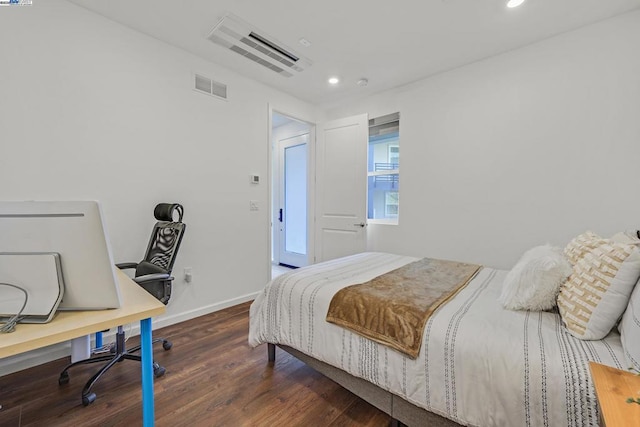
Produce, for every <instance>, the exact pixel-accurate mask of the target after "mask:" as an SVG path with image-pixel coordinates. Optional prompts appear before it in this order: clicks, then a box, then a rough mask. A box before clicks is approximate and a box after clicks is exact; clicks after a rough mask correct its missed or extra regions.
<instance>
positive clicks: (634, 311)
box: [618, 283, 640, 369]
mask: <svg viewBox="0 0 640 427" xmlns="http://www.w3.org/2000/svg"><path fill="white" fill-rule="evenodd" d="M618 329H619V330H620V341H622V349H623V350H624V355H625V357H626V359H627V362H628V363H629V366H633V367H634V368H636V369H640V284H637V283H636V287H635V289H634V290H633V293H632V294H631V298H630V299H629V305H627V309H626V310H625V312H624V314H623V315H622V320H621V321H620V324H619V325H618Z"/></svg>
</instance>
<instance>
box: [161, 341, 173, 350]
mask: <svg viewBox="0 0 640 427" xmlns="http://www.w3.org/2000/svg"><path fill="white" fill-rule="evenodd" d="M171 347H173V344H171V342H169V341H162V348H164V349H165V350H171Z"/></svg>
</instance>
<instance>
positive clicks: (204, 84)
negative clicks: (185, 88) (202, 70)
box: [193, 73, 227, 99]
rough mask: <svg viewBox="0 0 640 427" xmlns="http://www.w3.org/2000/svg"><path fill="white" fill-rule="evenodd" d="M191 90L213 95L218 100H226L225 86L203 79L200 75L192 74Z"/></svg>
mask: <svg viewBox="0 0 640 427" xmlns="http://www.w3.org/2000/svg"><path fill="white" fill-rule="evenodd" d="M193 76H194V80H193V83H194V86H193V89H194V90H197V91H198V92H203V93H206V94H207V95H213V96H215V97H218V98H222V99H227V85H226V84H224V83H219V82H217V81H215V80H212V79H210V78H209V77H205V76H203V75H202V74H198V73H194V75H193Z"/></svg>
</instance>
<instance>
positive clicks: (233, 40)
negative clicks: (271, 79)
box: [207, 13, 311, 77]
mask: <svg viewBox="0 0 640 427" xmlns="http://www.w3.org/2000/svg"><path fill="white" fill-rule="evenodd" d="M207 39H209V40H210V41H212V42H214V43H216V44H218V45H220V46H223V47H225V48H227V49H230V50H232V51H234V52H236V53H238V54H240V55H242V56H244V57H245V58H247V59H250V60H251V61H253V62H257V63H258V64H260V65H262V66H263V67H266V68H268V69H270V70H271V71H274V72H276V73H278V74H280V75H281V76H285V77H292V76H293V75H294V74H295V73H300V72H302V71H304V70H305V69H306V68H307V67H309V66H311V61H310V60H309V59H307V58H304V57H303V56H302V55H300V54H298V53H296V52H295V51H294V50H293V49H291V48H289V47H287V46H285V45H283V44H282V43H279V42H277V41H276V40H275V39H274V38H273V37H270V36H268V35H266V34H265V33H264V32H262V31H260V30H258V29H257V28H255V27H253V26H251V25H249V24H247V23H246V22H244V21H243V20H241V19H240V18H238V17H237V16H235V15H233V14H230V13H229V14H227V15H225V16H224V17H223V18H222V19H221V20H220V22H218V24H217V25H216V26H215V27H214V28H213V30H212V31H211V33H210V34H209V36H207Z"/></svg>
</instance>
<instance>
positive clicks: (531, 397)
mask: <svg viewBox="0 0 640 427" xmlns="http://www.w3.org/2000/svg"><path fill="white" fill-rule="evenodd" d="M416 260H417V259H416V258H412V257H406V256H400V255H394V254H386V253H373V252H368V253H362V254H357V255H352V256H349V257H345V258H340V259H336V260H332V261H328V262H324V263H320V264H316V265H312V266H309V267H305V268H301V269H297V270H293V271H292V272H290V273H287V274H285V275H283V276H280V277H277V278H276V279H274V280H273V281H272V282H270V283H269V284H268V285H267V286H266V288H265V290H264V292H263V293H262V294H261V295H259V297H258V298H256V300H255V301H254V303H253V304H252V306H251V310H250V330H249V343H250V345H252V346H257V345H260V344H263V343H267V344H269V347H270V350H271V351H270V353H273V345H278V346H280V347H282V348H283V349H285V350H287V351H289V352H291V353H292V354H294V355H295V356H297V357H299V358H300V359H302V360H303V361H304V362H306V363H308V364H309V365H310V366H311V367H313V368H315V369H317V370H319V371H320V372H322V373H324V374H325V375H328V376H329V377H330V378H332V379H334V380H336V381H337V382H338V383H340V384H342V385H343V386H345V387H347V388H348V389H350V390H351V391H353V392H354V393H356V394H358V395H360V396H361V397H363V398H364V399H365V400H368V401H370V402H371V403H372V404H374V405H375V406H377V407H379V408H380V409H382V410H383V411H385V412H387V413H388V414H390V415H391V416H392V417H393V418H394V419H396V420H399V421H401V422H403V423H405V424H407V425H410V426H413V425H443V426H444V425H458V424H459V425H469V426H554V427H555V426H590V425H598V419H599V414H598V407H597V401H596V396H595V392H594V388H593V384H592V381H591V377H590V374H589V367H588V362H589V361H595V362H598V363H602V364H605V365H610V366H614V367H617V368H620V369H624V368H626V366H625V359H624V353H623V349H622V345H621V341H620V336H619V334H618V333H617V331H615V329H614V331H612V332H611V333H610V334H609V335H607V336H606V337H605V338H604V339H602V340H596V341H583V340H579V339H577V338H574V337H573V336H572V335H570V334H569V333H568V332H567V330H566V329H565V328H564V327H563V325H562V321H561V319H560V317H559V315H558V313H557V312H555V311H548V312H529V311H510V310H505V309H503V308H502V306H501V305H500V303H499V302H498V301H497V300H498V296H499V295H500V292H501V288H502V282H503V279H504V277H505V275H506V274H507V272H506V271H502V270H496V269H492V268H487V267H484V268H482V269H481V270H480V271H479V272H478V273H477V274H476V276H475V277H474V278H473V279H472V280H471V281H470V282H469V283H468V284H467V285H466V286H465V287H464V288H463V289H462V290H461V291H459V292H458V293H457V294H456V295H455V296H454V297H453V298H452V299H450V300H449V301H448V302H447V303H446V304H444V305H442V306H440V308H439V309H438V310H437V311H436V312H435V313H434V314H433V315H432V316H431V317H430V318H429V320H428V321H427V323H426V326H425V329H424V336H423V339H422V346H421V348H420V351H419V354H418V356H417V358H416V359H415V360H414V359H412V358H410V357H407V356H405V355H403V354H401V353H400V352H398V351H395V350H392V349H390V348H388V347H387V346H384V345H382V344H379V343H377V342H374V341H371V340H368V339H366V338H364V337H362V336H361V335H358V334H355V333H352V332H350V331H349V330H347V329H345V328H342V327H340V326H337V325H335V324H331V323H328V322H326V320H325V318H326V315H327V309H328V307H329V304H330V302H331V299H332V297H333V295H334V294H335V293H336V292H337V291H339V290H340V289H342V288H344V287H346V286H349V285H353V284H356V283H362V282H366V281H368V280H371V279H373V278H375V277H377V276H380V275H382V274H384V273H386V272H389V271H392V270H395V269H397V268H399V267H402V266H404V265H407V264H409V263H412V262H414V261H416ZM272 355H273V354H271V356H272Z"/></svg>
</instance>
